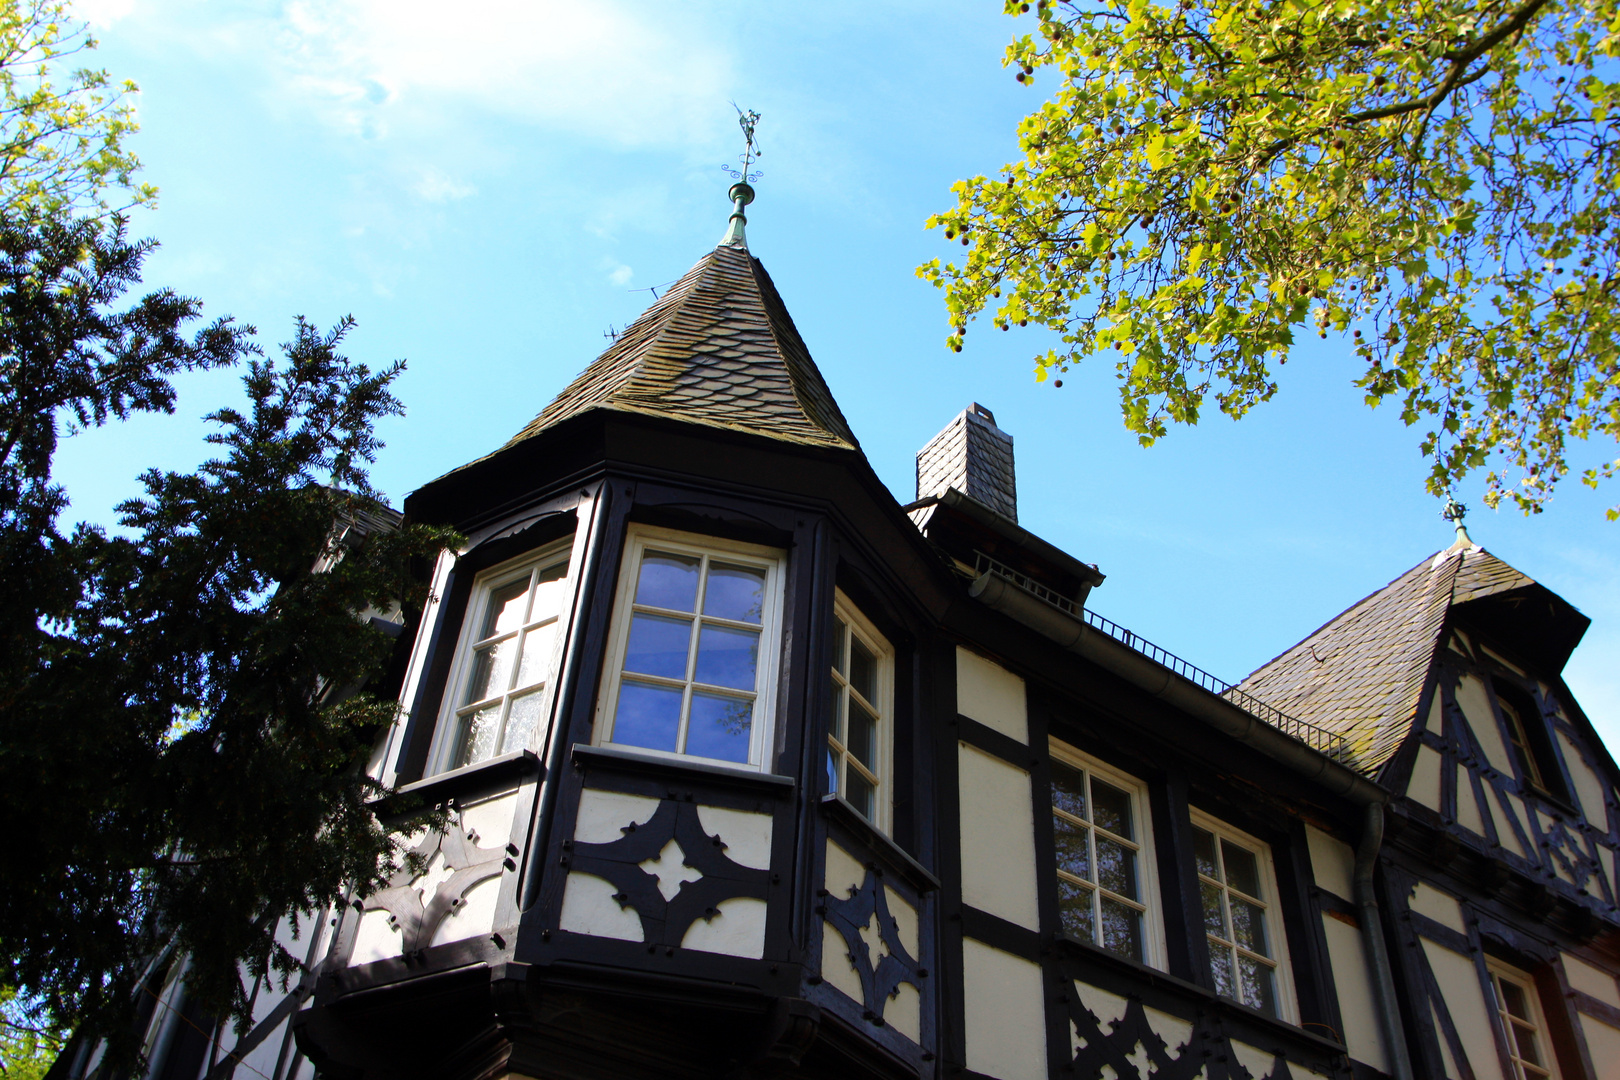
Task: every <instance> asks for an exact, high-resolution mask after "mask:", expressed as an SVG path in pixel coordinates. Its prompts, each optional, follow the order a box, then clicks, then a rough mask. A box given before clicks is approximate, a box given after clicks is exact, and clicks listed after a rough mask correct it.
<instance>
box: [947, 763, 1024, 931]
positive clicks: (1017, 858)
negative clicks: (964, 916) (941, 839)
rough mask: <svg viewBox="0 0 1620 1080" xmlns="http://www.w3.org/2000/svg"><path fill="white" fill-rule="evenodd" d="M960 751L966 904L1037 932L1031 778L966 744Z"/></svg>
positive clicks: (959, 778) (963, 884) (963, 894)
mask: <svg viewBox="0 0 1620 1080" xmlns="http://www.w3.org/2000/svg"><path fill="white" fill-rule="evenodd" d="M957 747H958V749H957V768H958V780H959V782H960V784H961V801H960V806H961V815H962V820H961V838H962V839H961V846H962V900H963V902H964V903H967V904H971V905H972V906H973V907H976V908H978V909H979V910H981V911H988V912H990V913H991V914H992V915H999V916H1001V917H1002V918H1003V919H1006V920H1007V921H1009V922H1015V923H1017V924H1018V925H1019V926H1024V927H1028V928H1029V929H1031V930H1039V929H1040V926H1041V921H1040V912H1039V910H1038V908H1037V906H1036V897H1035V889H1036V885H1035V883H1036V881H1037V877H1036V868H1035V816H1034V814H1035V812H1034V808H1033V804H1032V803H1031V801H1030V800H1031V798H1032V795H1031V793H1030V786H1029V773H1028V772H1026V771H1024V770H1023V769H1019V768H1015V767H1014V766H1012V765H1009V764H1007V763H1006V762H1004V761H1002V760H1001V759H1000V758H996V757H992V756H991V755H989V754H987V753H985V752H984V751H982V750H979V749H977V748H975V747H972V746H969V745H968V744H967V743H958V744H957Z"/></svg>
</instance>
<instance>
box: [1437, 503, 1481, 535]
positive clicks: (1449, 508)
mask: <svg viewBox="0 0 1620 1080" xmlns="http://www.w3.org/2000/svg"><path fill="white" fill-rule="evenodd" d="M1467 514H1468V507H1466V506H1464V505H1463V504H1462V503H1460V502H1458V501H1457V498H1456V496H1454V495H1447V496H1446V507H1445V509H1444V510H1441V511H1440V516H1441V517H1442V518H1444V519H1445V520H1447V521H1449V522H1451V523H1452V524H1454V525H1456V526H1457V542H1456V544H1455V545H1453V546H1455V547H1472V546H1473V543H1474V541H1473V540H1472V539H1471V538H1470V537H1469V535H1468V527H1467V526H1466V525H1464V524H1463V518H1464V517H1465V516H1467Z"/></svg>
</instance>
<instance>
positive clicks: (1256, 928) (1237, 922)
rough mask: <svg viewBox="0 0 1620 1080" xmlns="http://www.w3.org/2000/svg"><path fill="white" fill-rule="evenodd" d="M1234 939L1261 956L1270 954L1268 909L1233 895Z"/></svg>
mask: <svg viewBox="0 0 1620 1080" xmlns="http://www.w3.org/2000/svg"><path fill="white" fill-rule="evenodd" d="M1231 900H1232V940H1233V941H1235V942H1237V943H1238V944H1239V945H1241V946H1243V947H1244V948H1245V949H1248V950H1249V951H1250V952H1257V953H1259V954H1260V955H1261V956H1270V955H1271V948H1270V947H1269V946H1268V945H1267V944H1266V910H1265V908H1262V907H1259V906H1257V905H1255V904H1251V903H1249V902H1248V901H1247V900H1240V899H1238V898H1237V897H1235V896H1234V897H1232V898H1231Z"/></svg>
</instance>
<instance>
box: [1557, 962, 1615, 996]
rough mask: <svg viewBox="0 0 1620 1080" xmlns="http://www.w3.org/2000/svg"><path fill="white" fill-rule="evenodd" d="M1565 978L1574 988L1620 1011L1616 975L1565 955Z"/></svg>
mask: <svg viewBox="0 0 1620 1080" xmlns="http://www.w3.org/2000/svg"><path fill="white" fill-rule="evenodd" d="M1564 978H1566V979H1568V980H1569V985H1570V986H1571V987H1572V988H1574V989H1576V990H1580V991H1583V992H1585V993H1588V994H1591V995H1592V996H1593V997H1595V998H1597V999H1598V1000H1599V1001H1602V1002H1606V1003H1607V1004H1610V1005H1613V1006H1614V1007H1615V1008H1617V1009H1620V990H1617V989H1616V987H1615V981H1614V975H1613V974H1611V973H1610V972H1607V971H1604V970H1603V969H1602V968H1599V967H1594V966H1592V965H1591V964H1588V963H1587V962H1586V961H1585V960H1582V959H1581V958H1580V957H1578V956H1571V955H1569V953H1565V954H1564Z"/></svg>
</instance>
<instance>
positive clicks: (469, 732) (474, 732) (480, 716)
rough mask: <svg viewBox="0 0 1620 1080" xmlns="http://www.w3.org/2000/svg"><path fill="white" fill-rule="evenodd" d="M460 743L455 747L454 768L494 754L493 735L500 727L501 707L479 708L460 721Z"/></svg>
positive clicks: (482, 759)
mask: <svg viewBox="0 0 1620 1080" xmlns="http://www.w3.org/2000/svg"><path fill="white" fill-rule="evenodd" d="M461 723H462V728H461V745H460V746H458V747H457V748H456V756H455V764H454V766H453V767H454V768H458V769H459V768H460V767H461V766H463V765H472V764H474V763H476V762H479V761H484V760H486V759H488V758H492V757H494V756H495V736H496V734H497V732H499V731H500V727H501V707H500V706H499V705H491V706H489V707H487V708H483V709H479V710H478V711H477V712H475V713H473V714H472V715H471V716H468V717H464V718H463V719H462V721H461Z"/></svg>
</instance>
